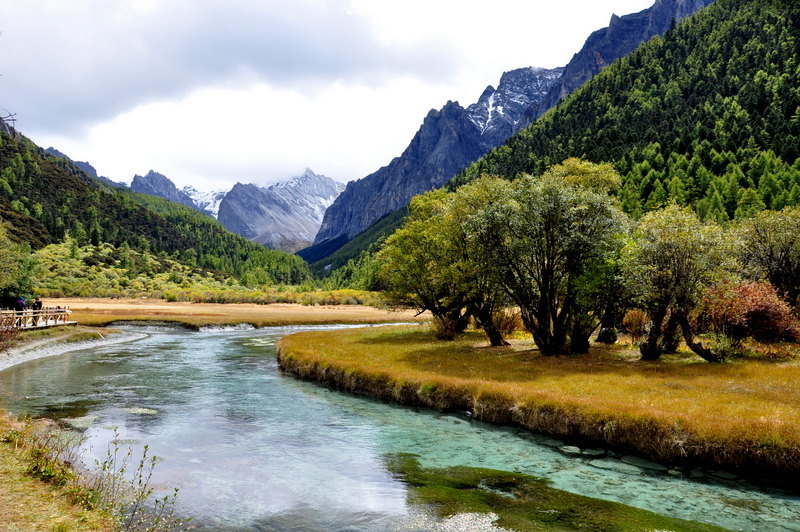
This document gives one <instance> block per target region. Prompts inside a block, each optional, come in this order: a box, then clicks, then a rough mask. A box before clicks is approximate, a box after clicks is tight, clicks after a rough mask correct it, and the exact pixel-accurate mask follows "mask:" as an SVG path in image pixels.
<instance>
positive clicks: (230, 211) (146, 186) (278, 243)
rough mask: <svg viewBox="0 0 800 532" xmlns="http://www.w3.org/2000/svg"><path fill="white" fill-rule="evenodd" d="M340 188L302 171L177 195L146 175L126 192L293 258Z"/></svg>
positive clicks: (162, 179) (167, 183)
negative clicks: (265, 182) (263, 182)
mask: <svg viewBox="0 0 800 532" xmlns="http://www.w3.org/2000/svg"><path fill="white" fill-rule="evenodd" d="M343 189H344V185H342V184H341V183H339V182H338V181H334V180H333V179H331V178H330V177H327V176H324V175H319V174H315V173H314V172H313V171H312V170H310V169H308V168H307V169H306V170H305V171H304V172H303V174H301V175H299V176H296V177H293V178H291V179H289V180H287V181H282V182H279V183H275V184H273V185H270V186H268V187H260V186H258V185H254V184H242V183H236V184H235V185H234V186H233V188H231V190H229V191H227V192H225V191H211V192H203V191H198V190H197V189H195V188H194V187H189V186H187V187H184V188H183V189H178V187H176V186H175V184H174V183H173V182H172V180H170V179H169V178H168V177H166V176H164V175H162V174H160V173H158V172H155V171H153V170H150V172H148V173H147V174H146V175H144V176H140V175H136V176H134V178H133V181H132V182H131V190H133V191H134V192H139V193H142V194H150V195H152V196H157V197H160V198H164V199H166V200H169V201H171V202H173V203H177V204H179V205H185V206H187V207H191V208H193V209H195V210H198V211H200V212H202V213H203V214H205V215H207V216H210V217H212V218H216V219H217V220H219V222H220V223H221V224H222V225H223V226H224V227H225V228H226V229H228V230H229V231H232V232H234V233H236V234H239V235H242V236H244V237H245V238H248V239H250V240H252V241H254V242H257V243H259V244H263V245H264V246H267V247H268V248H271V249H277V250H280V251H288V252H295V251H297V250H299V249H302V248H304V247H307V246H308V245H310V244H311V243H312V242H313V240H314V235H316V234H317V231H318V230H319V226H320V224H321V223H322V215H323V214H324V213H325V209H327V208H328V206H330V204H331V203H333V200H335V199H336V197H337V196H338V195H339V194H340V193H341V192H342V190H343Z"/></svg>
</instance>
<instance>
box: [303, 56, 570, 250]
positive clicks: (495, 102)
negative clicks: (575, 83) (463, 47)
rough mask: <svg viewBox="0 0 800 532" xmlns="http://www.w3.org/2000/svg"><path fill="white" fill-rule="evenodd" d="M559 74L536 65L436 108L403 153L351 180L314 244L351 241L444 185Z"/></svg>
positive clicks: (510, 126)
mask: <svg viewBox="0 0 800 532" xmlns="http://www.w3.org/2000/svg"><path fill="white" fill-rule="evenodd" d="M560 74H561V70H560V69H553V70H545V69H535V68H521V69H518V70H514V71H511V72H506V73H505V74H503V76H502V78H501V80H500V84H499V85H498V87H497V89H495V88H493V87H491V86H489V87H487V88H486V90H485V91H484V92H483V94H482V95H481V98H480V99H479V101H478V102H477V103H475V104H473V105H471V106H469V107H468V108H466V109H465V108H463V107H462V106H461V105H459V104H458V103H457V102H447V104H446V105H445V106H444V107H442V109H440V110H438V111H436V110H431V111H430V112H429V113H428V115H427V116H426V117H425V120H424V121H423V123H422V126H421V127H420V129H419V130H418V131H417V133H416V135H414V138H413V139H412V140H411V143H410V144H409V145H408V147H407V148H406V149H405V151H404V152H403V153H402V155H400V156H399V157H397V158H395V159H393V160H392V161H391V162H390V163H389V164H388V165H387V166H385V167H383V168H381V169H380V170H378V171H376V172H374V173H372V174H370V175H368V176H366V177H365V178H363V179H360V180H358V181H353V182H350V183H348V185H347V188H346V189H345V191H344V192H343V193H342V194H341V196H339V198H337V200H336V201H335V202H334V203H333V205H331V206H330V207H329V208H328V210H327V211H326V212H325V217H324V219H323V221H322V226H321V227H320V230H319V233H317V237H316V239H315V240H314V242H315V244H320V243H322V242H325V241H331V240H333V239H336V238H337V237H341V236H343V237H345V239H346V240H349V239H351V238H352V237H354V236H355V235H357V234H358V233H360V232H362V231H364V230H365V229H366V228H367V227H369V225H370V224H371V223H373V222H374V221H376V220H378V219H379V218H381V217H383V216H385V215H386V214H389V213H390V212H393V211H395V210H397V209H399V208H401V207H403V206H405V205H406V204H407V203H408V202H409V201H410V200H411V198H412V197H413V196H415V195H417V194H421V193H422V192H425V191H428V190H431V189H433V188H437V187H440V186H442V185H443V184H444V183H446V182H447V181H448V180H449V179H450V178H451V177H452V176H453V175H455V174H456V172H458V171H459V170H461V169H462V168H464V167H465V166H466V165H467V164H469V163H470V162H472V161H474V160H475V159H477V158H478V157H480V156H481V155H483V154H484V153H486V151H488V150H489V149H491V148H492V147H494V146H497V145H498V144H499V143H500V142H502V141H503V140H505V139H506V138H507V137H508V136H509V135H510V134H511V133H512V131H513V129H514V126H515V125H516V122H517V121H518V120H519V118H520V117H521V116H522V114H523V113H524V111H525V109H527V108H528V107H530V106H531V105H533V103H535V102H536V101H538V99H539V98H541V97H543V96H544V95H545V94H546V92H547V90H548V89H549V87H550V85H551V84H552V83H554V82H555V80H556V79H557V78H558V76H559V75H560ZM346 240H345V241H346Z"/></svg>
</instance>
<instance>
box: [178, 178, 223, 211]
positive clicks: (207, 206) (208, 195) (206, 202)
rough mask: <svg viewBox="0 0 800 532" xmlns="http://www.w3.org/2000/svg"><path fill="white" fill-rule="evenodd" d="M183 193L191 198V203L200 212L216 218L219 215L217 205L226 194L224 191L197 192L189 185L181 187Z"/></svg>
mask: <svg viewBox="0 0 800 532" xmlns="http://www.w3.org/2000/svg"><path fill="white" fill-rule="evenodd" d="M182 190H183V193H184V194H186V195H187V196H189V197H190V198H192V201H193V202H194V204H195V205H196V206H197V208H198V209H199V210H201V211H205V212H207V213H209V214H210V215H211V216H212V217H214V218H216V217H217V216H218V214H219V204H220V203H221V202H222V198H224V197H225V194H227V193H228V192H227V191H226V190H211V191H201V190H197V189H196V188H194V187H193V186H191V185H187V186H185V187H183V189H182Z"/></svg>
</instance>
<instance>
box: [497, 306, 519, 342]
mask: <svg viewBox="0 0 800 532" xmlns="http://www.w3.org/2000/svg"><path fill="white" fill-rule="evenodd" d="M492 318H493V319H494V324H495V326H496V327H497V330H498V331H500V334H502V335H503V336H511V335H512V334H514V333H515V332H517V331H521V330H523V329H524V328H525V327H524V325H523V323H522V315H521V314H520V311H519V309H516V308H504V309H500V310H496V311H495V312H494V314H493V315H492Z"/></svg>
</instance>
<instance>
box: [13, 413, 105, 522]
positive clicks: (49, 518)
mask: <svg viewBox="0 0 800 532" xmlns="http://www.w3.org/2000/svg"><path fill="white" fill-rule="evenodd" d="M19 429H20V423H19V422H18V421H17V420H15V419H14V418H12V417H10V416H9V415H8V414H7V413H5V412H2V411H0V486H2V489H0V523H2V525H0V527H2V529H3V530H5V531H9V532H12V531H19V532H34V531H42V532H67V531H69V532H72V531H78V532H80V531H84V530H85V531H90V530H91V531H105V530H112V529H113V523H112V520H111V518H110V517H109V516H108V515H105V514H103V513H102V512H98V511H90V510H86V509H85V508H84V507H83V506H81V505H79V504H76V503H74V502H72V501H71V496H70V493H68V491H67V490H65V489H64V488H59V487H57V486H54V485H53V484H50V483H46V482H43V481H41V480H39V479H36V478H34V477H33V476H32V475H31V474H30V471H31V466H32V460H31V458H30V456H29V450H27V449H22V448H19V447H17V446H16V445H15V443H14V441H13V439H12V438H8V437H6V436H5V435H7V434H8V433H9V432H10V431H13V430H19Z"/></svg>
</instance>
